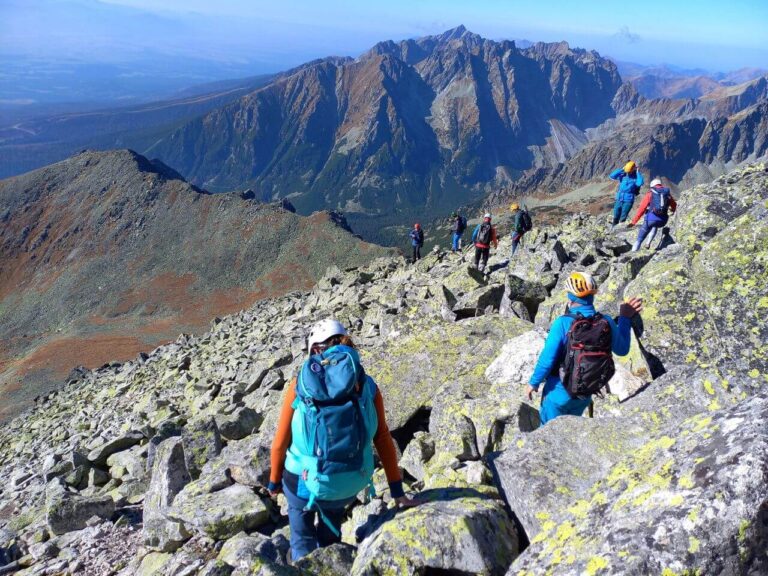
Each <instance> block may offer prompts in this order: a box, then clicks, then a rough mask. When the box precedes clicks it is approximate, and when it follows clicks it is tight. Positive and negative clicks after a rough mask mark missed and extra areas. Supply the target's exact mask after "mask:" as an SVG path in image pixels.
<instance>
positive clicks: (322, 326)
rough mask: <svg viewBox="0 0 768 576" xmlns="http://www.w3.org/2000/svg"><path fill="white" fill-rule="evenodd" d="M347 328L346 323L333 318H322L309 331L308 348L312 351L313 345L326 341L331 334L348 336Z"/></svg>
mask: <svg viewBox="0 0 768 576" xmlns="http://www.w3.org/2000/svg"><path fill="white" fill-rule="evenodd" d="M346 335H347V329H346V328H344V325H343V324H342V323H341V322H339V321H338V320H335V319H333V318H326V319H325V320H320V322H318V323H317V324H315V325H314V326H312V329H311V330H310V331H309V338H307V350H308V351H309V353H310V354H311V353H312V346H314V345H315V344H320V343H322V342H325V341H326V340H328V338H330V337H331V336H346Z"/></svg>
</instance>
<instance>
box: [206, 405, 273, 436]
mask: <svg viewBox="0 0 768 576" xmlns="http://www.w3.org/2000/svg"><path fill="white" fill-rule="evenodd" d="M263 420H264V419H263V418H262V417H261V416H260V415H259V414H258V413H257V412H256V411H255V410H254V409H253V408H248V407H247V406H243V407H241V408H238V409H236V410H235V411H234V412H233V413H232V414H229V415H227V416H217V417H216V423H217V424H218V426H219V430H221V435H222V436H224V438H226V439H227V440H242V439H243V438H245V437H246V436H249V435H250V434H253V433H254V432H255V431H257V430H258V429H259V426H261V423H262V422H263Z"/></svg>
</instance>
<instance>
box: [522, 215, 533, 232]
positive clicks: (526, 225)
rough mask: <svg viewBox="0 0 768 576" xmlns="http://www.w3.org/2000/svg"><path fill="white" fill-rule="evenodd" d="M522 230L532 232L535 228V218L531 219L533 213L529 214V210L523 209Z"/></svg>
mask: <svg viewBox="0 0 768 576" xmlns="http://www.w3.org/2000/svg"><path fill="white" fill-rule="evenodd" d="M520 228H521V230H520V232H530V231H531V230H533V220H531V215H530V214H528V210H523V211H522V212H521V213H520Z"/></svg>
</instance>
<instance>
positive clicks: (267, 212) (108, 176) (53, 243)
mask: <svg viewBox="0 0 768 576" xmlns="http://www.w3.org/2000/svg"><path fill="white" fill-rule="evenodd" d="M289 207H290V206H289ZM334 218H335V217H334V216H332V215H329V214H327V213H317V214H314V215H312V216H311V217H308V218H304V217H300V216H298V215H296V214H294V213H293V212H291V211H290V210H287V209H285V207H283V206H282V205H280V204H279V203H277V204H274V205H273V204H261V203H258V202H255V201H253V200H246V199H244V198H243V197H242V196H241V195H240V194H237V193H229V194H220V195H216V196H213V195H210V194H207V193H205V192H203V191H201V190H199V189H196V188H194V187H193V186H190V185H189V184H187V183H186V182H185V181H184V180H183V179H181V177H180V176H179V175H178V174H177V173H175V172H174V171H173V170H171V169H169V168H168V167H166V166H164V165H162V164H160V163H157V162H150V161H149V160H147V159H146V158H144V157H142V156H139V155H137V154H135V153H133V152H130V151H116V152H105V153H92V152H88V153H84V154H80V155H78V156H75V157H73V158H71V159H69V160H66V161H64V162H61V163H59V164H55V165H52V166H50V167H48V168H44V169H41V170H38V171H35V172H32V173H29V174H26V175H24V176H19V177H16V178H11V179H8V180H4V181H2V182H0V221H2V226H1V227H0V334H1V335H2V336H1V337H2V339H3V340H4V342H6V343H7V344H6V345H5V346H3V351H2V354H1V356H0V366H1V367H2V369H1V370H0V372H2V381H3V387H4V388H5V389H6V390H11V391H14V394H15V396H14V398H17V399H19V400H21V399H23V398H27V399H31V398H32V397H33V396H35V395H36V394H38V393H39V391H38V385H39V384H43V383H46V382H47V383H48V385H49V386H50V383H51V381H56V380H58V379H61V378H62V377H64V376H65V375H66V373H67V372H68V371H69V369H71V368H72V367H73V366H75V365H79V364H85V365H87V366H90V367H95V366H98V365H99V364H100V363H103V362H105V361H108V360H110V359H114V358H121V359H126V358H129V357H131V356H133V355H134V354H136V353H137V352H138V351H139V350H143V349H146V347H147V346H149V345H156V344H158V343H160V342H162V341H167V340H169V339H171V338H173V337H175V336H177V335H178V333H179V332H180V331H184V330H198V329H200V328H202V327H204V326H207V324H208V322H209V321H210V319H211V318H213V317H214V316H216V315H220V314H225V313H228V312H233V311H235V310H239V309H241V308H243V307H244V306H247V305H249V304H251V303H253V302H254V301H255V300H257V299H259V298H264V297H268V296H274V295H277V294H284V293H286V292H290V291H292V290H296V289H302V288H303V289H306V288H308V287H309V286H311V285H312V284H313V283H314V282H315V281H316V280H317V279H318V278H319V277H320V276H321V275H322V274H323V273H324V271H325V269H326V267H327V266H328V265H330V264H338V265H340V266H342V267H346V266H352V265H359V264H362V263H364V262H366V261H368V260H369V259H371V258H374V257H376V256H380V255H384V254H391V253H392V251H391V250H386V249H383V248H379V247H377V246H373V245H370V244H366V243H364V242H362V241H360V240H358V239H357V238H355V237H354V236H353V235H352V234H350V233H349V232H348V231H347V230H344V229H343V228H342V227H341V226H339V225H338V224H337V222H335V221H334ZM342 224H344V223H342ZM310 254H311V255H312V258H308V255H310ZM5 400H7V402H4V408H3V410H2V411H3V412H4V413H6V414H7V413H10V411H11V410H13V403H11V402H10V398H9V397H7V396H6V397H5Z"/></svg>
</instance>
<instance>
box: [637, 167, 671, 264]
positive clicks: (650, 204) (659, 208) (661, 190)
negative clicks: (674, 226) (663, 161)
mask: <svg viewBox="0 0 768 576" xmlns="http://www.w3.org/2000/svg"><path fill="white" fill-rule="evenodd" d="M676 210H677V202H675V199H674V198H672V193H671V192H670V190H669V188H667V187H666V186H664V184H662V182H661V179H659V178H654V179H653V180H651V188H650V189H649V190H648V192H646V193H645V196H644V197H643V200H642V202H640V207H639V208H638V209H637V213H636V214H635V217H634V218H633V219H632V222H630V223H629V225H630V226H634V225H635V224H637V222H638V221H639V220H640V218H642V217H643V214H645V221H644V222H643V225H642V227H641V228H640V230H638V231H637V240H636V241H635V244H634V246H632V251H633V252H637V251H638V250H640V246H641V245H642V243H643V240H645V238H646V236H647V237H648V241H647V242H646V244H645V247H646V248H650V247H651V242H653V238H654V237H655V236H656V231H657V230H658V229H659V228H664V226H666V225H667V222H668V221H669V215H670V214H674V213H675V211H676Z"/></svg>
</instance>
